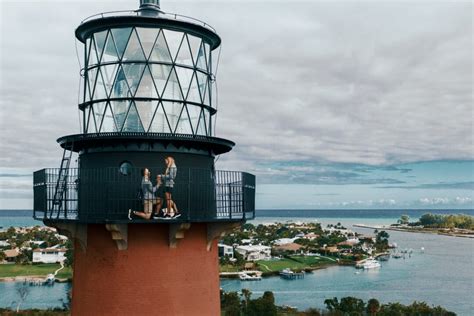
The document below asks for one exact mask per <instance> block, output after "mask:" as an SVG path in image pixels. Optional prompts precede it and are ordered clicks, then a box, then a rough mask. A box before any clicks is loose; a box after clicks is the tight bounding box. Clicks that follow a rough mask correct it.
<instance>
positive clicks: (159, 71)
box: [150, 64, 171, 95]
mask: <svg viewBox="0 0 474 316" xmlns="http://www.w3.org/2000/svg"><path fill="white" fill-rule="evenodd" d="M150 69H151V75H152V76H153V80H154V81H155V86H156V89H157V90H158V94H159V95H162V94H163V90H164V88H165V86H166V82H167V81H168V78H169V76H170V72H171V66H168V65H158V64H151V65H150Z"/></svg>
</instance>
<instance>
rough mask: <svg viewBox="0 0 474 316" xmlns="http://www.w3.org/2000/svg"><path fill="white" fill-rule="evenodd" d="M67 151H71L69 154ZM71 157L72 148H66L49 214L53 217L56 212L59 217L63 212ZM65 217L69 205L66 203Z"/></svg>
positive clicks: (65, 216)
mask: <svg viewBox="0 0 474 316" xmlns="http://www.w3.org/2000/svg"><path fill="white" fill-rule="evenodd" d="M67 151H68V152H69V154H67V153H66V152H67ZM71 158H72V150H67V149H66V148H64V152H63V159H62V160H61V167H60V168H59V174H58V181H57V182H56V188H55V190H54V197H53V206H52V208H51V211H50V214H49V217H50V218H52V217H53V214H54V213H56V218H59V215H60V214H61V209H62V207H63V201H64V195H65V193H66V190H67V179H68V175H69V166H70V164H71ZM66 203H67V201H66ZM64 218H67V205H65V209H64Z"/></svg>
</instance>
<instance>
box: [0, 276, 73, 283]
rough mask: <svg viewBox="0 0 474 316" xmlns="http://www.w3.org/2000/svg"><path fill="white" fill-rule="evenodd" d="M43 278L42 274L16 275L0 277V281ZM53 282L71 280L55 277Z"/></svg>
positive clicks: (39, 279) (23, 280) (33, 280)
mask: <svg viewBox="0 0 474 316" xmlns="http://www.w3.org/2000/svg"><path fill="white" fill-rule="evenodd" d="M45 279H46V277H45V276H42V275H17V276H12V277H1V278H0V282H7V283H8V282H44V280H45ZM55 282H58V283H67V282H72V280H71V279H68V278H56V279H55Z"/></svg>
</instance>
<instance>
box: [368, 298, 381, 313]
mask: <svg viewBox="0 0 474 316" xmlns="http://www.w3.org/2000/svg"><path fill="white" fill-rule="evenodd" d="M379 311H380V303H379V301H378V300H376V299H375V298H371V299H370V300H369V301H368V302H367V309H366V312H367V314H369V315H377V313H378V312H379Z"/></svg>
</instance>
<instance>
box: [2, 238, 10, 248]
mask: <svg viewBox="0 0 474 316" xmlns="http://www.w3.org/2000/svg"><path fill="white" fill-rule="evenodd" d="M9 246H10V244H9V243H8V241H6V240H0V247H9Z"/></svg>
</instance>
